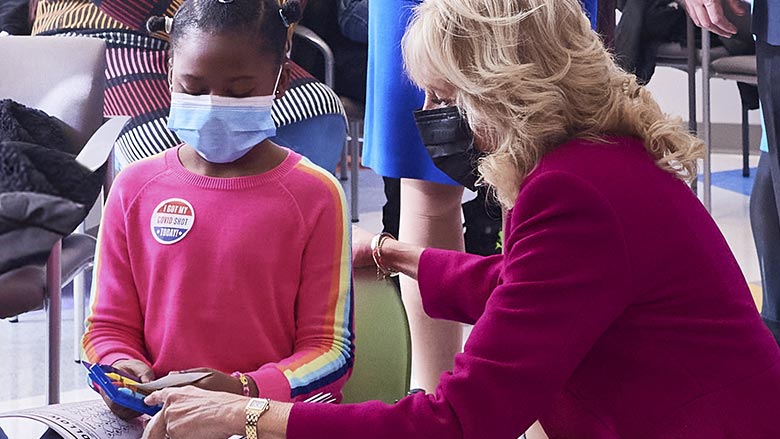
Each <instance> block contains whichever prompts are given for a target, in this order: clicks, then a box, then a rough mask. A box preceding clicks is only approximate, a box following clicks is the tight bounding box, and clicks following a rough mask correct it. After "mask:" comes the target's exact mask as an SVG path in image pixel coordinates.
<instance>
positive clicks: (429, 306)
mask: <svg viewBox="0 0 780 439" xmlns="http://www.w3.org/2000/svg"><path fill="white" fill-rule="evenodd" d="M503 259H504V257H503V255H493V256H479V255H471V254H468V253H463V252H457V251H452V250H439V249H432V248H429V249H426V250H425V251H424V252H423V253H422V256H421V257H420V265H419V270H418V273H419V274H418V276H417V278H418V279H417V280H418V283H419V285H420V293H421V294H422V297H423V309H424V310H425V313H426V314H428V315H429V316H430V317H432V318H435V319H445V320H452V321H456V322H461V323H468V324H470V325H473V324H474V322H476V321H477V319H479V317H480V316H481V315H482V313H483V312H484V311H485V303H486V302H487V300H488V297H490V293H492V292H493V290H494V289H495V288H496V287H497V286H498V284H499V276H500V274H501V267H503Z"/></svg>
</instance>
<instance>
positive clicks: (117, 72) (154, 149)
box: [33, 0, 346, 168]
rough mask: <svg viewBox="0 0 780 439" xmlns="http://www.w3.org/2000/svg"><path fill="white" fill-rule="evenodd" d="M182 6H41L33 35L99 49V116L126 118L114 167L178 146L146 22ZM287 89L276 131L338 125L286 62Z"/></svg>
mask: <svg viewBox="0 0 780 439" xmlns="http://www.w3.org/2000/svg"><path fill="white" fill-rule="evenodd" d="M182 3H183V1H182V0H134V1H127V0H102V1H90V0H41V1H39V2H38V7H37V12H36V18H35V23H34V25H33V34H34V35H66V36H86V37H93V38H100V39H102V40H104V41H105V42H106V48H107V53H106V64H107V66H106V97H105V105H104V113H105V115H106V116H120V115H125V116H130V117H131V120H130V122H129V123H128V124H127V125H126V126H125V128H124V129H123V130H122V133H121V134H120V136H119V139H117V143H116V149H115V152H116V154H115V159H116V160H117V162H118V164H119V167H120V168H123V167H124V166H126V165H127V164H129V163H132V162H134V161H137V160H141V159H143V158H146V157H151V156H153V155H155V154H158V153H160V152H162V151H164V150H166V149H168V148H171V147H173V146H175V145H178V144H179V143H180V140H179V139H178V138H177V137H176V136H175V135H174V134H173V133H172V132H171V131H170V130H168V127H167V123H168V111H169V108H170V104H171V97H170V91H169V88H168V63H167V59H168V48H169V45H168V41H167V35H165V34H161V33H158V34H154V35H149V34H147V33H146V31H145V25H146V20H147V19H148V18H149V17H151V16H161V15H167V16H173V14H174V13H175V12H176V10H178V8H179V7H180V6H181V4H182ZM290 66H291V74H290V88H289V89H288V90H287V92H286V93H285V95H284V96H283V97H282V98H281V99H277V100H276V101H274V106H273V108H272V115H273V119H274V122H275V123H276V125H277V127H283V126H286V125H290V124H294V123H296V122H300V121H303V120H306V119H311V118H315V117H318V116H323V115H328V114H338V115H342V116H344V117H345V119H346V116H345V112H344V107H343V106H342V104H341V100H340V99H339V97H338V96H337V95H336V93H335V92H334V91H333V90H331V89H330V88H329V87H328V86H326V85H325V84H323V83H321V82H319V81H317V79H315V78H314V77H313V76H311V75H310V74H309V73H308V72H306V71H305V70H304V69H302V68H301V67H299V66H298V65H296V64H295V63H293V62H292V61H290Z"/></svg>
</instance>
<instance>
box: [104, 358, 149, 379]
mask: <svg viewBox="0 0 780 439" xmlns="http://www.w3.org/2000/svg"><path fill="white" fill-rule="evenodd" d="M111 367H113V368H114V369H117V370H121V371H122V372H124V373H126V374H127V375H130V376H131V377H135V378H138V381H139V382H141V383H148V382H149V381H154V371H153V370H152V368H151V367H149V365H148V364H146V363H144V362H143V361H140V360H117V361H115V362H114V364H112V365H111Z"/></svg>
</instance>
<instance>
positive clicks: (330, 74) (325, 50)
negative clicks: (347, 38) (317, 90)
mask: <svg viewBox="0 0 780 439" xmlns="http://www.w3.org/2000/svg"><path fill="white" fill-rule="evenodd" d="M295 35H297V36H299V37H301V38H303V39H304V40H306V41H307V42H308V43H309V44H311V45H313V46H314V47H316V48H317V50H319V51H320V53H321V54H322V56H323V57H324V58H325V85H327V86H328V87H330V89H331V90H335V89H336V87H335V86H336V80H335V70H336V67H335V65H336V58H335V57H334V56H333V50H332V49H331V48H330V46H329V45H328V43H326V42H325V40H323V39H322V37H320V36H319V35H317V34H316V33H315V32H314V31H313V30H311V29H309V28H308V27H306V26H301V25H300V24H299V25H296V26H295Z"/></svg>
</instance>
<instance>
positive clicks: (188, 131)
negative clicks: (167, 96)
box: [168, 68, 282, 163]
mask: <svg viewBox="0 0 780 439" xmlns="http://www.w3.org/2000/svg"><path fill="white" fill-rule="evenodd" d="M281 74H282V69H281V68H280V69H279V75H278V76H277V77H276V84H275V85H274V92H273V94H271V95H269V96H254V97H249V98H231V97H225V96H212V95H200V96H193V95H189V94H186V93H171V111H170V116H169V117H168V128H169V129H170V130H171V131H173V132H174V133H176V135H177V136H179V138H180V139H181V140H183V141H184V142H186V143H187V144H188V145H190V146H191V147H192V148H193V149H194V150H195V151H197V152H198V154H200V156H201V157H203V158H204V159H205V160H206V161H209V162H211V163H231V162H234V161H236V160H238V159H240V158H241V157H243V156H245V155H246V154H247V153H248V152H249V151H250V150H252V148H254V147H255V146H256V145H257V144H259V143H260V142H262V141H263V140H265V139H267V138H269V137H273V136H275V135H276V124H275V123H274V121H273V118H272V117H271V107H272V106H273V102H274V98H275V96H276V90H277V87H278V86H279V78H280V77H281Z"/></svg>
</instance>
